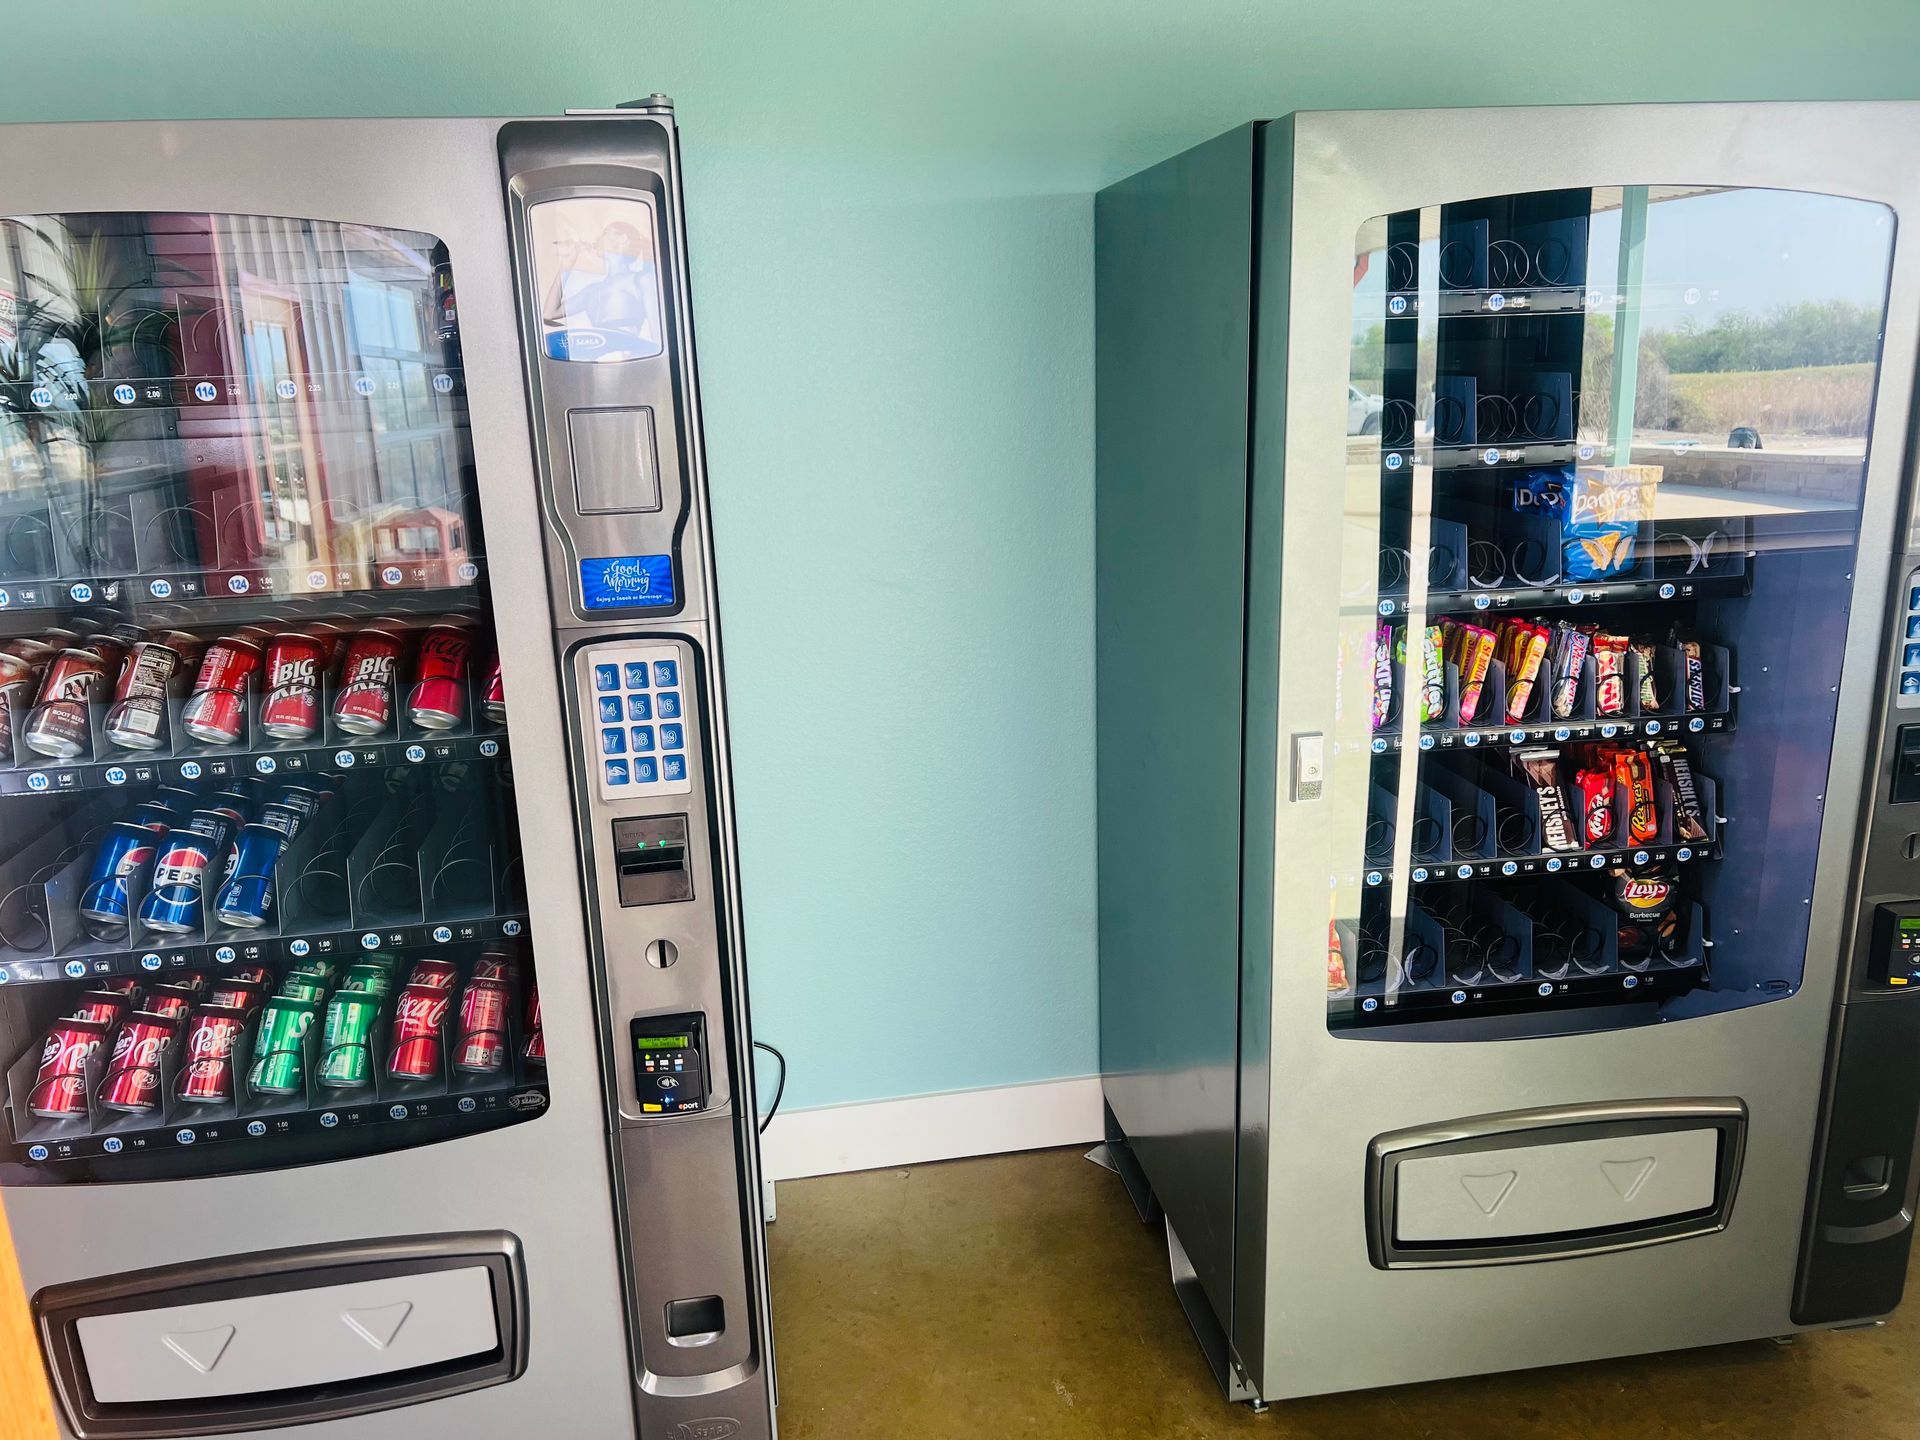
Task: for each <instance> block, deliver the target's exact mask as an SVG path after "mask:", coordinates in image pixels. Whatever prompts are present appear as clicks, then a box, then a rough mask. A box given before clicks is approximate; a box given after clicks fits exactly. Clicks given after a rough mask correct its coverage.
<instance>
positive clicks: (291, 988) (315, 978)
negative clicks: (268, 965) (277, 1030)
mask: <svg viewBox="0 0 1920 1440" xmlns="http://www.w3.org/2000/svg"><path fill="white" fill-rule="evenodd" d="M280 993H281V994H282V995H285V996H286V997H288V998H289V999H292V1000H310V1001H312V1002H313V1004H314V1005H315V1006H316V1007H317V1006H318V1005H319V1004H320V1002H321V1001H322V1000H324V999H326V998H327V977H326V976H324V975H318V974H315V973H314V972H313V971H311V970H308V969H305V968H302V969H299V970H289V971H288V972H287V978H286V979H284V980H282V981H281V982H280Z"/></svg>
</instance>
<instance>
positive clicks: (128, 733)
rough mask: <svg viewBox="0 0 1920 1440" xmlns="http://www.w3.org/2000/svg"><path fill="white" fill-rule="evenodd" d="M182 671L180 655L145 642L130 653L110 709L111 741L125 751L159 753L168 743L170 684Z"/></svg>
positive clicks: (165, 646) (109, 738)
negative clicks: (167, 722) (165, 742)
mask: <svg viewBox="0 0 1920 1440" xmlns="http://www.w3.org/2000/svg"><path fill="white" fill-rule="evenodd" d="M179 668H180V652H179V651H178V650H175V649H174V648H173V647H172V646H170V645H162V644H161V643H160V642H159V641H157V640H143V641H141V642H140V643H139V644H138V645H135V646H134V647H133V649H132V650H131V651H129V652H128V654H127V662H126V664H125V665H123V666H122V667H121V669H120V682H119V683H118V684H117V685H115V686H114V687H113V704H112V705H111V706H109V707H108V709H107V739H108V741H110V742H111V743H112V744H115V745H118V746H119V747H120V748H121V749H122V750H158V749H159V748H160V746H161V744H162V743H163V742H164V741H165V739H166V736H165V733H164V732H165V730H166V721H167V685H168V684H169V683H170V682H171V681H172V679H173V675H174V672H175V671H176V670H178V669H179Z"/></svg>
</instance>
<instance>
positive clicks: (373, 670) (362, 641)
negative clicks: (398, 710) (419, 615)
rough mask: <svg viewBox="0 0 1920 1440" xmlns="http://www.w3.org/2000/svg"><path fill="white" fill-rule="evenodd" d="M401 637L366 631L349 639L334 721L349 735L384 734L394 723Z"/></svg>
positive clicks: (341, 671) (336, 696)
mask: <svg viewBox="0 0 1920 1440" xmlns="http://www.w3.org/2000/svg"><path fill="white" fill-rule="evenodd" d="M399 658H400V640H399V637H398V636H396V635H394V634H392V633H391V632H389V631H386V630H362V631H361V632H360V633H359V634H358V635H355V636H354V637H353V639H352V640H350V641H348V642H347V658H346V660H345V662H344V663H343V665H342V666H341V670H340V693H339V694H337V695H335V696H334V697H333V723H334V724H336V725H338V726H339V727H340V728H341V729H342V730H344V731H345V732H346V733H347V734H349V735H382V734H385V733H386V731H387V728H388V727H389V726H390V725H392V724H393V682H394V670H395V668H396V667H395V662H396V661H397V660H398V659H399Z"/></svg>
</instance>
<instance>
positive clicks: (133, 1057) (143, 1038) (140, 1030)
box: [99, 1011, 179, 1115]
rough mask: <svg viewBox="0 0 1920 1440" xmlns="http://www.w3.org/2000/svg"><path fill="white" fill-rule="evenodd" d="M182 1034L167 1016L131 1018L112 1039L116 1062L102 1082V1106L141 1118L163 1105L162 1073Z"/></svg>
mask: <svg viewBox="0 0 1920 1440" xmlns="http://www.w3.org/2000/svg"><path fill="white" fill-rule="evenodd" d="M178 1033H179V1031H178V1030H177V1028H176V1027H175V1024H174V1022H173V1021H172V1020H169V1019H168V1018H167V1017H166V1016H164V1015H154V1014H150V1013H148V1012H146V1011H140V1012H138V1013H136V1014H133V1015H129V1016H128V1017H127V1018H126V1021H125V1022H124V1023H123V1024H122V1025H121V1026H120V1029H119V1032H118V1033H117V1034H116V1035H115V1036H114V1038H113V1058H112V1059H111V1060H109V1061H107V1073H106V1074H105V1075H104V1076H102V1077H101V1080H100V1097H99V1098H100V1106H101V1108H102V1109H103V1110H122V1111H125V1112H127V1113H128V1114H130V1115H140V1114H144V1113H146V1112H147V1111H149V1110H151V1109H153V1108H154V1107H155V1106H156V1105H158V1104H159V1103H160V1069H161V1066H162V1065H163V1064H164V1063H165V1062H166V1058H167V1053H168V1052H169V1051H170V1050H172V1049H173V1042H174V1039H175V1037H176V1036H177V1035H178Z"/></svg>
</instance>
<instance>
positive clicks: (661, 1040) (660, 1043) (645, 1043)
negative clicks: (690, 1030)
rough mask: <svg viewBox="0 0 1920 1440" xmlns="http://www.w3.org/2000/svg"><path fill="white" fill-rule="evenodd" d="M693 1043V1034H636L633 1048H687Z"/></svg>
mask: <svg viewBox="0 0 1920 1440" xmlns="http://www.w3.org/2000/svg"><path fill="white" fill-rule="evenodd" d="M692 1044H693V1037H692V1036H691V1035H636V1036H634V1037H633V1048H634V1049H636V1050H685V1049H687V1048H688V1047H689V1046H690V1045H692Z"/></svg>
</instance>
